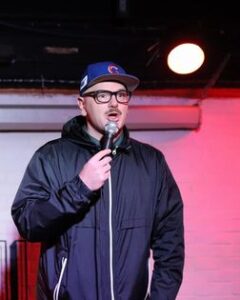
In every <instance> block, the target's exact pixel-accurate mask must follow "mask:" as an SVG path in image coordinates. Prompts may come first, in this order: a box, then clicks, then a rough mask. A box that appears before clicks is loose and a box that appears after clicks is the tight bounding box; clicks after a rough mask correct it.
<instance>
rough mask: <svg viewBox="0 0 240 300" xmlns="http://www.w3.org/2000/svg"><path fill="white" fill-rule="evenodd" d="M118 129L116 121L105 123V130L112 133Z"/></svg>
mask: <svg viewBox="0 0 240 300" xmlns="http://www.w3.org/2000/svg"><path fill="white" fill-rule="evenodd" d="M117 131H118V126H117V123H116V122H113V121H109V122H107V124H106V125H105V132H107V133H110V134H115V133H117Z"/></svg>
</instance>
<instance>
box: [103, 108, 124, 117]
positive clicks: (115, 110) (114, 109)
mask: <svg viewBox="0 0 240 300" xmlns="http://www.w3.org/2000/svg"><path fill="white" fill-rule="evenodd" d="M106 114H107V115H110V114H118V115H121V114H122V112H121V111H120V110H119V109H118V108H111V109H109V110H108V111H107V112H106Z"/></svg>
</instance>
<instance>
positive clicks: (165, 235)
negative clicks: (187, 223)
mask: <svg viewBox="0 0 240 300" xmlns="http://www.w3.org/2000/svg"><path fill="white" fill-rule="evenodd" d="M160 165H161V167H160V175H159V176H158V178H161V180H160V181H161V182H160V186H159V188H158V190H159V191H158V199H157V200H158V202H157V205H156V213H155V219H154V226H153V232H152V244H151V247H152V253H153V260H154V267H153V274H152V281H151V288H150V299H151V300H174V299H176V296H177V293H178V291H179V288H180V285H181V283H182V276H183V266H184V224H183V201H182V198H181V195H180V191H179V188H178V186H177V184H176V182H175V180H174V178H173V176H172V174H171V171H170V169H169V167H168V165H167V163H166V161H165V159H164V158H163V159H162V161H161V164H160Z"/></svg>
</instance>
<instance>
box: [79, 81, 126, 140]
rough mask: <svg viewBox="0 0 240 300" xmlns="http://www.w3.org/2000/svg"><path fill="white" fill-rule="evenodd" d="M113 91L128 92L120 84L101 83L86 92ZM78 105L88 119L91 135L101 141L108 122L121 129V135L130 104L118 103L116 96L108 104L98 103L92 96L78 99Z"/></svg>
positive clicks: (88, 128)
mask: <svg viewBox="0 0 240 300" xmlns="http://www.w3.org/2000/svg"><path fill="white" fill-rule="evenodd" d="M99 90H101V91H102V90H104V91H111V92H117V91H122V90H126V88H125V86H124V85H122V84H121V83H118V82H110V81H107V82H100V83H97V84H95V85H94V86H91V87H90V88H89V89H88V90H86V91H85V92H84V94H86V93H90V92H94V91H99ZM78 105H79V108H80V110H81V112H82V114H83V115H85V116H86V119H87V130H88V133H89V134H90V135H92V136H93V137H95V138H96V139H98V140H100V139H101V137H102V135H103V133H104V127H105V124H106V123H107V122H108V121H114V122H116V123H117V126H118V128H119V134H120V132H121V130H122V128H123V126H124V124H125V120H126V116H127V111H128V104H122V103H118V102H117V100H116V97H115V95H112V98H111V100H110V101H109V102H108V103H101V104H100V103H96V101H95V100H94V98H93V97H92V96H84V95H83V96H82V97H79V98H78Z"/></svg>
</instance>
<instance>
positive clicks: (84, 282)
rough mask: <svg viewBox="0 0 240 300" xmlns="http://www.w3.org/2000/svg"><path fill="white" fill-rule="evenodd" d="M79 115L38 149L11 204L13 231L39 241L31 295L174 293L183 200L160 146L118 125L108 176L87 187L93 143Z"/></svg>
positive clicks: (137, 298) (126, 298) (119, 298)
mask: <svg viewBox="0 0 240 300" xmlns="http://www.w3.org/2000/svg"><path fill="white" fill-rule="evenodd" d="M84 122H85V119H84V118H83V117H80V116H78V117H75V118H73V119H72V120H70V121H69V122H67V123H66V124H65V126H64V128H63V132H62V137H61V138H59V139H56V140H53V141H50V142H48V143H47V144H45V145H44V146H42V147H41V148H39V149H38V150H37V151H36V152H35V154H34V155H33V157H32V159H31V161H30V162H29V165H28V167H27V169H26V171H25V174H24V176H23V179H22V182H21V184H20V186H19V189H18V191H17V194H16V196H15V199H14V202H13V205H12V216H13V220H14V222H15V224H16V226H17V228H18V231H19V233H20V235H21V236H22V237H23V238H25V239H26V240H28V241H31V242H41V245H42V247H41V254H40V260H39V274H38V282H37V299H41V300H45V299H71V300H144V299H151V300H173V299H175V298H176V295H177V293H178V290H179V288H180V285H181V282H182V274H183V265H184V228H183V202H182V198H181V195H180V192H179V189H178V187H177V185H176V182H175V180H174V178H173V176H172V174H171V171H170V170H169V167H168V165H167V163H166V161H165V158H164V156H163V154H162V153H161V152H160V151H159V150H157V149H155V148H153V147H152V146H150V145H147V144H144V143H141V142H138V141H136V140H134V139H131V138H129V136H128V131H127V129H126V128H124V138H123V141H122V142H121V144H120V145H119V146H118V147H117V148H116V149H115V150H114V151H113V160H112V168H111V178H110V180H109V181H107V182H106V183H105V184H104V186H103V187H102V188H101V189H100V190H99V191H95V192H92V191H90V190H89V189H88V187H87V186H86V185H85V184H84V183H83V182H82V181H81V180H80V178H79V176H78V174H79V172H80V170H81V168H82V167H83V165H84V164H85V163H86V161H87V160H88V159H89V158H90V157H91V156H92V155H94V154H95V153H96V152H98V151H99V150H100V148H99V146H97V145H96V144H94V143H93V142H92V141H91V140H90V139H89V137H88V136H87V134H86V133H85V131H84V130H83V124H84ZM151 249H152V253H153V258H154V269H153V273H152V274H151V278H150V279H151V283H150V285H149V286H148V282H149V275H148V263H149V256H150V250H151Z"/></svg>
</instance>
